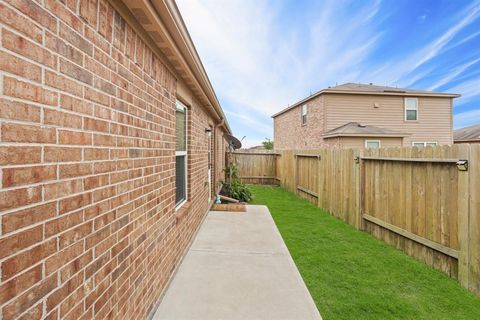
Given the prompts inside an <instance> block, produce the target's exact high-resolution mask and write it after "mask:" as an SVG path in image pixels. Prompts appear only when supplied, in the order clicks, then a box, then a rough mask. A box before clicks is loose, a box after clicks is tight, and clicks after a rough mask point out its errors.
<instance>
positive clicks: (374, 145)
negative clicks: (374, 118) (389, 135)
mask: <svg viewBox="0 0 480 320" xmlns="http://www.w3.org/2000/svg"><path fill="white" fill-rule="evenodd" d="M365 148H367V149H378V148H380V140H365Z"/></svg>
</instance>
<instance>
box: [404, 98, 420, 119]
mask: <svg viewBox="0 0 480 320" xmlns="http://www.w3.org/2000/svg"><path fill="white" fill-rule="evenodd" d="M407 99H413V100H416V101H417V107H416V108H415V109H412V108H407ZM403 108H404V111H403V116H404V120H405V121H408V122H416V121H418V118H419V117H418V113H419V112H418V98H413V97H405V98H404V99H403ZM407 110H415V111H417V119H415V120H407Z"/></svg>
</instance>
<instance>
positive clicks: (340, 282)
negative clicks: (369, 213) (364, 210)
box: [251, 186, 480, 320]
mask: <svg viewBox="0 0 480 320" xmlns="http://www.w3.org/2000/svg"><path fill="white" fill-rule="evenodd" d="M251 190H252V192H253V195H254V197H255V198H254V200H253V204H264V205H267V206H268V208H269V209H270V212H271V213H272V216H273V218H274V220H275V223H276V224H277V227H278V229H279V230H280V233H281V234H282V237H283V239H284V240H285V243H286V244H287V247H288V249H289V250H290V253H291V255H292V257H293V259H294V260H295V263H296V265H297V267H298V269H299V270H300V273H301V274H302V277H303V279H304V281H305V283H306V284H307V286H308V289H309V290H310V293H311V294H312V296H313V299H314V300H315V303H316V304H317V307H318V309H319V310H320V313H321V314H322V317H323V318H324V319H327V320H328V319H429V320H431V319H480V299H479V298H477V297H476V296H474V295H473V294H471V293H470V292H468V291H467V290H465V289H464V288H462V287H461V286H460V285H459V284H458V283H457V282H456V281H455V280H453V279H451V278H449V277H448V276H446V275H444V274H443V273H441V272H439V271H437V270H435V269H432V268H430V267H428V266H427V265H425V264H423V263H421V262H418V261H416V260H415V259H413V258H411V257H409V256H407V255H406V254H404V253H403V252H401V251H399V250H396V249H395V248H393V247H391V246H389V245H387V244H385V243H383V242H382V241H380V240H377V239H375V238H374V237H372V236H370V235H369V234H367V233H365V232H361V231H358V230H356V229H355V228H353V227H351V226H350V225H347V224H346V223H344V222H342V221H340V220H338V219H336V218H334V217H332V216H330V215H329V214H327V213H325V212H324V211H322V210H321V209H319V208H317V207H316V206H314V205H312V204H310V203H309V202H307V201H305V200H303V199H301V198H299V197H297V196H296V195H294V194H292V193H289V192H287V191H285V190H284V189H282V188H278V187H263V186H252V187H251Z"/></svg>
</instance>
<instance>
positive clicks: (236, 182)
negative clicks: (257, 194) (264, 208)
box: [222, 163, 252, 202]
mask: <svg viewBox="0 0 480 320" xmlns="http://www.w3.org/2000/svg"><path fill="white" fill-rule="evenodd" d="M223 170H224V171H225V175H226V180H227V182H226V183H225V184H224V185H223V187H222V193H223V194H225V195H226V196H228V197H230V198H234V199H237V200H239V201H242V202H249V201H250V200H252V193H251V192H250V189H248V187H247V186H246V185H244V184H243V183H242V182H241V181H240V179H239V178H238V168H237V165H236V164H235V163H229V164H228V165H227V166H226V167H225V169H223Z"/></svg>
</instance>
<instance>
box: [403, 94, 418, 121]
mask: <svg viewBox="0 0 480 320" xmlns="http://www.w3.org/2000/svg"><path fill="white" fill-rule="evenodd" d="M417 120H418V99H417V98H405V121H417Z"/></svg>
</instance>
